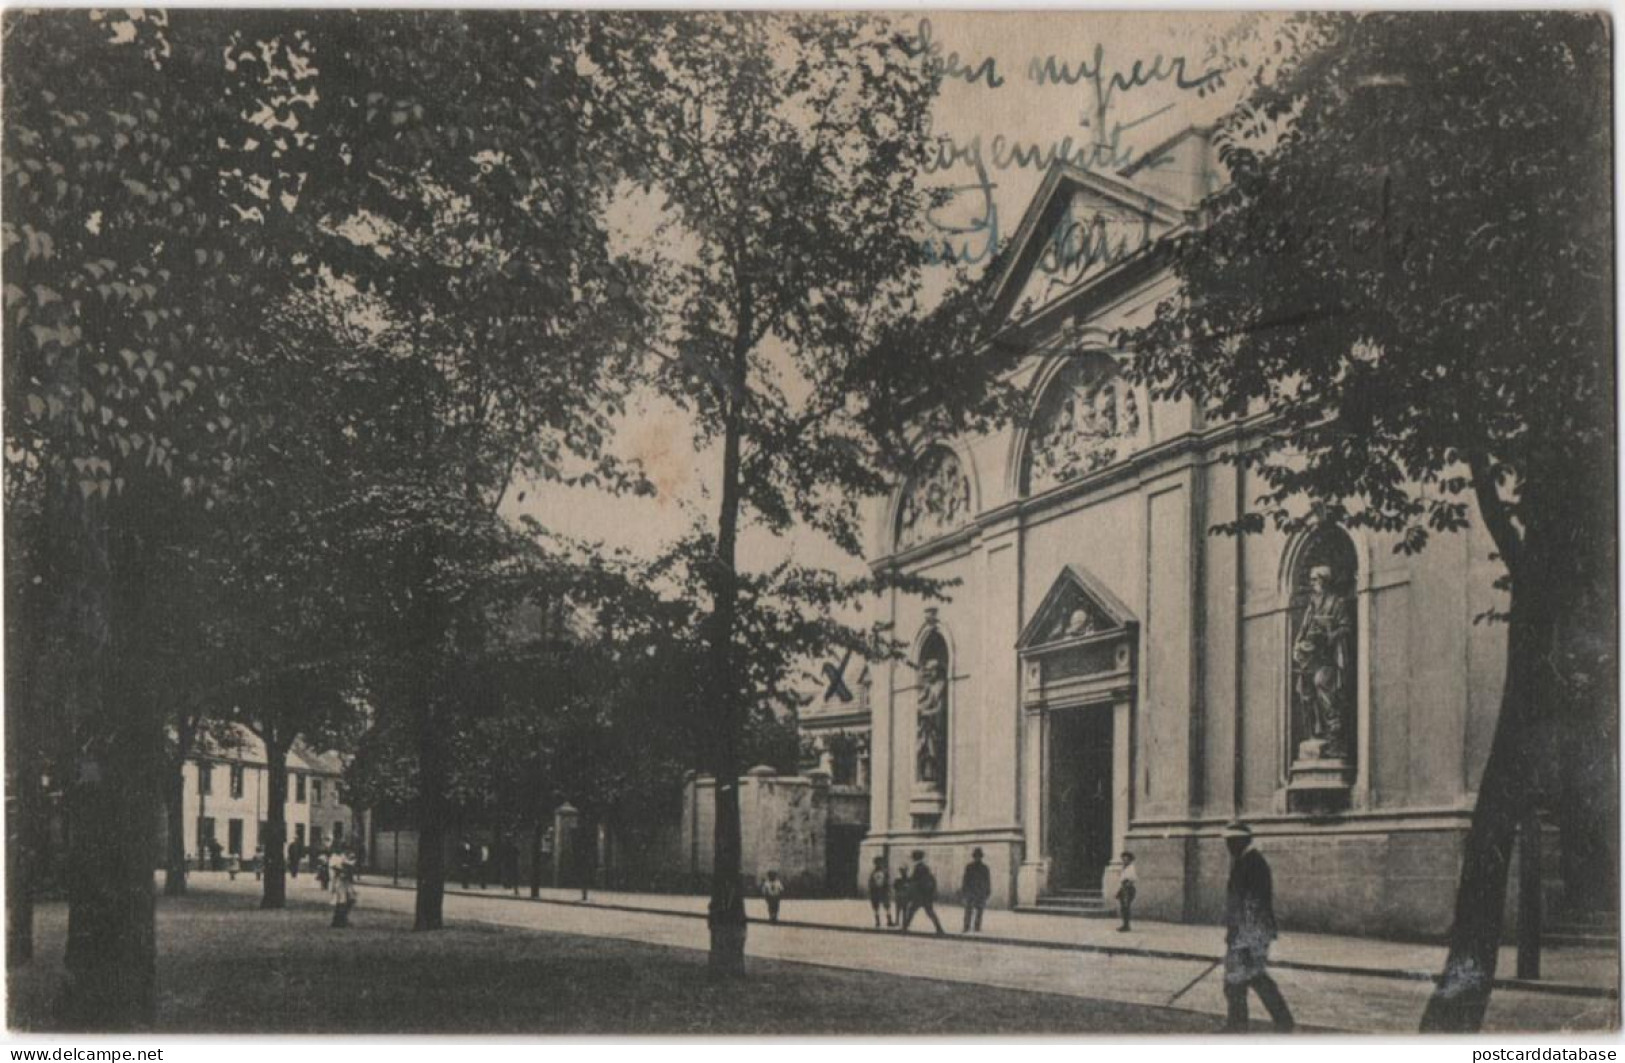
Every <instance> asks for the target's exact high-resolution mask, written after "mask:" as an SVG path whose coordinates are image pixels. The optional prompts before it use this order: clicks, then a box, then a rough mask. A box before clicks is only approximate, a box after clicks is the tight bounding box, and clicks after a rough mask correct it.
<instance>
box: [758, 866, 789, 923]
mask: <svg viewBox="0 0 1625 1063" xmlns="http://www.w3.org/2000/svg"><path fill="white" fill-rule="evenodd" d="M762 899H763V900H765V901H766V902H767V921H768V922H770V923H776V922H778V921H779V903H780V902H781V901H783V900H784V880H783V879H781V878H779V873H778V872H777V871H769V872H768V873H767V881H765V882H763V883H762Z"/></svg>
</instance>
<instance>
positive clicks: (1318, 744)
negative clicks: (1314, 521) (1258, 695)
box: [1286, 524, 1361, 791]
mask: <svg viewBox="0 0 1625 1063" xmlns="http://www.w3.org/2000/svg"><path fill="white" fill-rule="evenodd" d="M1358 576H1359V554H1358V552H1357V550H1356V547H1355V544H1354V540H1353V539H1352V538H1351V537H1350V536H1349V533H1348V532H1347V531H1345V530H1344V529H1342V528H1340V527H1338V526H1337V525H1335V524H1322V525H1320V526H1319V527H1317V528H1315V529H1313V530H1312V531H1310V532H1308V533H1307V534H1306V535H1305V537H1304V538H1303V540H1302V541H1301V543H1300V544H1299V546H1298V548H1297V549H1296V551H1294V554H1293V557H1292V566H1291V569H1290V571H1289V572H1288V573H1287V580H1288V583H1287V590H1288V595H1289V598H1288V607H1287V616H1288V618H1289V624H1290V628H1289V639H1288V642H1287V646H1286V654H1287V660H1286V669H1287V675H1288V683H1287V698H1288V713H1287V733H1288V736H1289V744H1288V756H1289V759H1290V763H1291V771H1290V774H1291V776H1292V786H1293V788H1294V789H1302V788H1308V789H1312V790H1330V791H1337V790H1343V789H1346V788H1347V787H1348V786H1349V784H1350V783H1351V782H1352V779H1353V776H1354V772H1355V769H1356V767H1357V758H1358V750H1359V733H1358V732H1359V726H1360V720H1359V675H1360V660H1359V656H1360V652H1361V647H1360V638H1359V608H1360V603H1359V595H1358V594H1357V593H1356V590H1357V588H1356V583H1357V580H1358Z"/></svg>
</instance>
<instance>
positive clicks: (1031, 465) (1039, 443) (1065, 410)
mask: <svg viewBox="0 0 1625 1063" xmlns="http://www.w3.org/2000/svg"><path fill="white" fill-rule="evenodd" d="M1139 433H1140V410H1139V404H1138V403H1137V401H1136V400H1135V397H1134V389H1133V387H1132V386H1131V385H1130V384H1129V382H1128V380H1127V379H1125V378H1124V377H1123V375H1122V373H1121V372H1120V371H1119V370H1118V367H1117V363H1116V361H1114V360H1113V359H1112V357H1111V356H1110V355H1108V354H1105V353H1103V352H1097V353H1093V354H1084V355H1077V356H1075V357H1073V358H1071V359H1069V360H1068V361H1067V363H1066V364H1065V365H1064V366H1063V367H1062V368H1061V369H1060V370H1059V371H1058V372H1057V373H1056V374H1055V375H1054V377H1053V378H1052V379H1051V380H1050V381H1049V384H1048V386H1046V387H1045V389H1044V393H1043V394H1042V395H1041V396H1040V397H1039V400H1038V405H1037V406H1036V407H1035V408H1034V410H1033V417H1032V422H1031V427H1030V429H1029V430H1028V433H1027V453H1026V454H1025V456H1024V458H1023V462H1022V465H1023V468H1022V477H1021V480H1022V482H1021V490H1022V493H1023V494H1029V495H1032V494H1040V493H1042V492H1044V491H1047V490H1049V489H1050V488H1052V487H1058V486H1060V485H1061V484H1064V483H1067V482H1068V481H1070V480H1075V479H1077V478H1078V477H1080V476H1085V475H1088V474H1089V473H1091V472H1094V471H1096V470H1098V469H1103V468H1105V467H1106V466H1108V465H1111V464H1112V463H1113V462H1116V461H1117V460H1118V459H1120V458H1122V457H1124V456H1125V455H1126V454H1127V453H1128V450H1129V448H1130V446H1131V444H1132V441H1133V440H1134V438H1135V437H1136V436H1138V435H1139Z"/></svg>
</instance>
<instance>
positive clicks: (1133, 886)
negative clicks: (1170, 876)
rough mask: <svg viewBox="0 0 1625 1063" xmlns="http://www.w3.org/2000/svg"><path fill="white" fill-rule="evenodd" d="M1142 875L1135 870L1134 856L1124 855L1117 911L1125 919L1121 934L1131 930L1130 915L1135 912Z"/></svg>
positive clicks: (1118, 885) (1126, 853) (1118, 881)
mask: <svg viewBox="0 0 1625 1063" xmlns="http://www.w3.org/2000/svg"><path fill="white" fill-rule="evenodd" d="M1139 881H1140V873H1139V872H1138V871H1136V870H1135V868H1134V854H1133V853H1129V852H1125V853H1124V854H1123V871H1122V873H1121V874H1120V875H1119V876H1118V879H1117V911H1118V913H1119V914H1120V915H1122V917H1123V925H1122V926H1120V927H1118V928H1117V932H1118V933H1119V934H1124V933H1127V932H1128V930H1129V915H1130V913H1131V912H1132V911H1133V910H1134V895H1135V894H1136V893H1138V892H1139Z"/></svg>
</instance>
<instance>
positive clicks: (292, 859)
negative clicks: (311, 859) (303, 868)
mask: <svg viewBox="0 0 1625 1063" xmlns="http://www.w3.org/2000/svg"><path fill="white" fill-rule="evenodd" d="M304 855H305V847H304V846H303V845H300V844H299V840H298V839H297V838H296V839H294V840H293V841H291V842H289V843H288V877H289V878H298V877H299V861H300V860H302V859H303V858H304Z"/></svg>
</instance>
